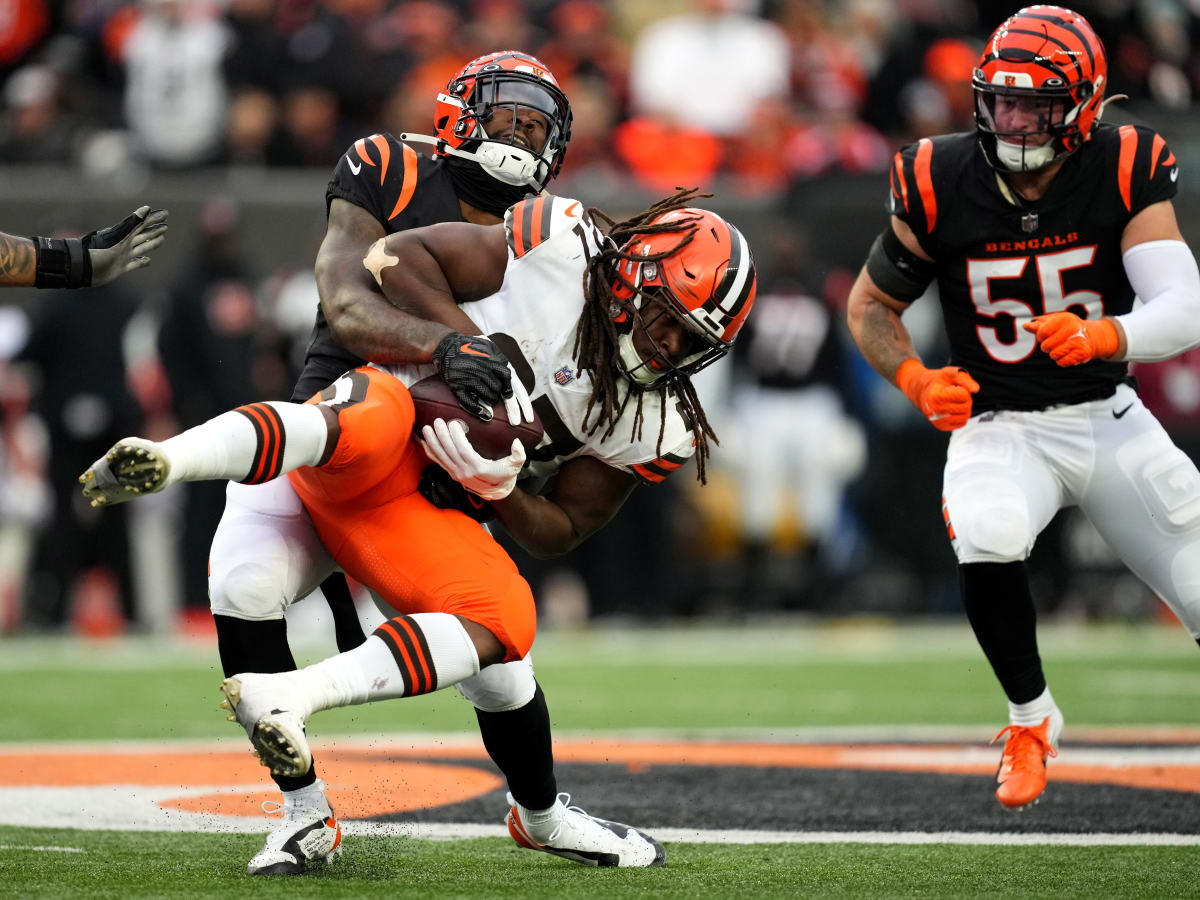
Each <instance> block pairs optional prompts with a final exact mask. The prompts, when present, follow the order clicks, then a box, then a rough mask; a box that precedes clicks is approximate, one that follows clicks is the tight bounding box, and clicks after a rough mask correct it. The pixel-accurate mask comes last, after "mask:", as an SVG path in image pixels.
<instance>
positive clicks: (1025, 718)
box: [1008, 687, 1058, 725]
mask: <svg viewBox="0 0 1200 900" xmlns="http://www.w3.org/2000/svg"><path fill="white" fill-rule="evenodd" d="M1056 709H1058V704H1056V703H1055V702H1054V698H1053V697H1052V696H1050V688H1049V687H1047V688H1046V689H1045V690H1044V691H1042V692H1041V694H1039V695H1038V696H1037V697H1035V698H1034V699H1033V700H1030V701H1029V702H1028V703H1013V702H1012V701H1011V700H1010V701H1008V721H1009V722H1010V723H1011V724H1013V725H1041V724H1042V720H1043V719H1045V718H1046V717H1047V716H1049V715H1050V714H1051V713H1053V712H1054V711H1055V710H1056Z"/></svg>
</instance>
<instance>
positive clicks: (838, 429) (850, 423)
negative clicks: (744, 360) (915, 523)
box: [734, 386, 866, 541]
mask: <svg viewBox="0 0 1200 900" xmlns="http://www.w3.org/2000/svg"><path fill="white" fill-rule="evenodd" d="M734 409H735V411H736V412H735V414H736V415H737V417H738V420H739V425H740V428H741V432H742V436H743V440H744V442H745V445H746V446H745V452H743V453H742V454H741V458H740V460H739V465H738V468H737V470H736V471H735V474H736V475H738V476H739V478H740V480H741V486H742V526H743V528H744V529H745V531H746V533H747V535H748V536H750V537H751V538H753V539H754V540H757V541H765V540H766V539H767V538H768V537H769V536H770V534H771V530H772V528H773V527H774V525H775V521H776V517H777V516H778V514H779V512H780V508H779V498H780V493H781V491H782V489H783V488H785V487H791V488H792V490H793V491H794V492H795V501H796V515H797V516H798V518H799V520H800V524H801V525H802V526H803V528H804V530H805V532H806V533H808V534H810V535H812V536H813V537H814V538H815V539H816V540H819V541H824V540H827V539H828V538H829V537H830V535H832V533H833V529H834V526H835V525H836V524H837V514H838V508H839V505H840V504H841V501H842V495H843V493H844V492H845V489H846V485H847V484H848V483H849V482H850V481H851V480H853V479H854V477H855V476H857V475H858V473H859V472H860V471H861V470H862V467H863V463H864V462H865V461H866V440H865V438H864V437H863V433H862V426H861V425H859V424H858V423H857V422H856V421H855V420H854V419H851V418H850V417H849V416H847V415H846V414H845V412H843V410H842V402H841V399H840V398H839V397H838V395H837V393H836V392H835V391H834V390H833V389H832V388H829V387H824V386H819V387H810V388H801V389H797V390H784V389H775V388H754V389H749V390H746V391H743V392H741V393H740V394H739V397H738V401H737V402H736V403H735V404H734Z"/></svg>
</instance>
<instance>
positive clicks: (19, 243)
mask: <svg viewBox="0 0 1200 900" xmlns="http://www.w3.org/2000/svg"><path fill="white" fill-rule="evenodd" d="M34 257H35V249H34V245H33V241H32V240H30V239H29V238H24V237H17V236H16V235H12V234H4V233H3V232H0V286H3V287H33V279H34V272H35V266H34Z"/></svg>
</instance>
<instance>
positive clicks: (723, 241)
mask: <svg viewBox="0 0 1200 900" xmlns="http://www.w3.org/2000/svg"><path fill="white" fill-rule="evenodd" d="M671 223H675V224H682V225H685V226H686V227H685V228H684V230H683V231H667V232H660V233H648V234H637V235H634V236H633V237H632V238H630V239H629V240H628V241H627V242H626V243H625V245H624V246H623V247H622V248H621V249H622V251H623V252H624V253H625V254H627V255H629V256H630V257H631V258H630V259H622V260H620V261H619V264H618V267H617V278H616V281H615V282H614V283H613V286H612V287H613V295H614V297H615V298H616V303H615V304H614V306H613V310H612V312H613V321H614V322H616V324H617V329H618V341H617V351H618V353H617V357H618V364H619V365H620V367H621V370H622V371H623V372H624V373H625V374H626V375H627V376H629V378H630V379H632V380H633V381H634V382H636V383H637V384H639V385H642V386H643V387H650V386H653V385H655V384H657V383H659V382H660V381H661V380H662V379H664V378H667V377H677V376H680V375H691V374H693V373H695V372H699V371H700V370H701V369H703V368H704V367H705V366H708V365H711V364H712V363H714V362H716V361H717V360H718V359H720V358H721V357H722V356H724V355H725V354H726V353H728V352H729V351H730V349H731V348H732V347H733V342H734V339H735V338H736V337H737V335H738V332H739V331H741V328H742V325H743V324H745V321H746V317H747V316H748V315H749V314H750V308H751V306H753V305H754V295H755V290H756V289H757V279H756V277H755V272H754V257H753V256H752V255H751V253H750V245H749V244H748V243H747V242H746V238H745V237H744V236H743V235H742V233H741V232H740V231H738V230H737V229H736V228H735V227H734V226H733V225H732V224H731V223H729V222H727V221H725V219H723V218H721V217H720V216H718V215H717V214H716V213H714V212H709V211H708V210H706V209H698V208H696V207H684V208H683V209H676V210H672V211H671V212H667V213H663V214H662V215H661V216H657V217H655V218H654V219H653V220H651V221H650V222H649V223H647V224H648V225H665V224H671ZM689 234H690V235H691V239H690V240H688V236H689ZM647 298H656V299H659V300H661V301H662V302H661V303H656V304H648V303H647V302H646V301H647ZM651 306H653V308H654V309H655V310H660V311H665V312H666V313H668V314H670V315H672V316H674V317H675V318H677V319H679V320H680V321H682V323H683V324H684V326H685V327H686V328H687V331H688V333H689V334H690V336H691V340H690V342H689V344H688V346H687V348H686V349H685V351H684V356H683V358H682V359H681V360H680V361H678V362H676V363H674V364H673V365H672V364H671V363H670V361H669V360H667V361H665V362H666V363H667V365H666V366H665V367H664V365H663V363H664V360H663V359H662V358H661V357H658V358H656V359H655V360H653V361H651V360H647V359H643V357H642V355H641V354H640V353H639V352H638V350H637V348H636V346H635V345H634V340H633V335H634V330H635V329H645V328H646V327H647V326H648V325H649V324H650V322H651V321H653V318H650V320H649V321H647V316H648V315H651V313H650V308H651Z"/></svg>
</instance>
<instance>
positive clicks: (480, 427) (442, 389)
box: [408, 375, 542, 459]
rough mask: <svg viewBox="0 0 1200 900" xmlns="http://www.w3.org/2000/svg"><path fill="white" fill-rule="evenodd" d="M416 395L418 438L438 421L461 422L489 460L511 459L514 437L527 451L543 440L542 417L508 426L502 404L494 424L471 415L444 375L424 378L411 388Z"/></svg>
mask: <svg viewBox="0 0 1200 900" xmlns="http://www.w3.org/2000/svg"><path fill="white" fill-rule="evenodd" d="M408 392H409V393H410V394H412V398H413V406H414V407H415V408H416V412H417V417H416V422H415V423H414V425H413V433H414V434H416V435H417V436H418V437H420V435H421V428H422V427H424V426H425V425H430V426H432V425H433V420H434V419H445V420H446V421H447V422H449V421H451V420H452V419H459V420H460V421H461V422H462V423H463V425H465V426H466V429H467V439H468V440H469V441H470V442H471V446H472V447H474V448H475V450H476V451H477V452H478V453H479V455H480V456H483V457H485V458H487V459H502V458H503V457H505V456H508V454H509V452H510V451H511V449H512V442H513V439H514V438H518V439H520V441H521V443H522V444H524V445H525V449H526V450H532V449H533V448H534V447H536V446H537V445H538V444H539V443H540V442H541V440H542V422H541V419H539V418H538V414H537V413H536V412H535V413H534V414H533V421H532V422H524V423H522V424H521V425H519V426H513V425H509V424H508V415H507V413H505V412H504V404H503V403H498V404H496V406H495V408H494V409H493V410H492V421H490V422H485V421H483V420H482V419H477V418H475V416H473V415H471V414H470V413H469V412H467V411H466V410H465V409H463V408H462V406H460V405H459V402H458V400H457V399H456V398H455V396H454V392H453V391H452V390H450V385H448V384H446V382H445V380H443V378H442V376H441V375H430V376H429V377H428V378H422V379H421V380H420V381H418V382H417V383H416V384H414V385H413V386H412V387H410V388H409V389H408Z"/></svg>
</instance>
